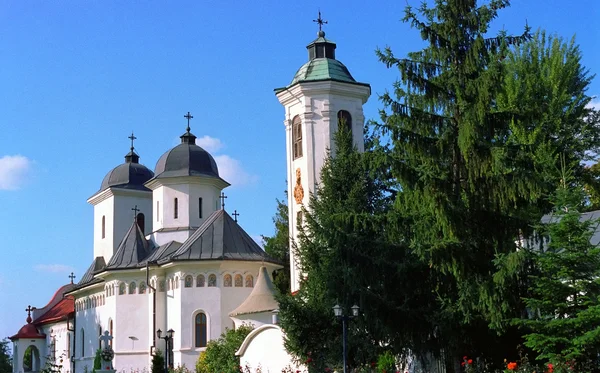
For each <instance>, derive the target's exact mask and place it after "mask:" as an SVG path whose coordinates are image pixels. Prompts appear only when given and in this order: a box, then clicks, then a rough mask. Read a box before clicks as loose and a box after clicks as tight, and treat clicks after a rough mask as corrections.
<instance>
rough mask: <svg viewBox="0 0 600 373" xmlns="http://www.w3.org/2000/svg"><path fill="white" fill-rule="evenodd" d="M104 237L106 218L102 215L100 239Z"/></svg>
mask: <svg viewBox="0 0 600 373" xmlns="http://www.w3.org/2000/svg"><path fill="white" fill-rule="evenodd" d="M104 237H106V216H104V215H102V238H103V239H104Z"/></svg>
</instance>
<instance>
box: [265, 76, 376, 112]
mask: <svg viewBox="0 0 600 373" xmlns="http://www.w3.org/2000/svg"><path fill="white" fill-rule="evenodd" d="M324 94H335V95H339V96H348V97H356V98H360V99H361V100H362V103H363V104H365V103H366V102H367V100H368V99H369V97H370V96H371V86H370V85H368V84H351V83H343V82H337V81H334V80H324V81H312V82H301V83H297V84H295V85H293V86H290V87H288V88H282V89H280V90H278V91H277V93H276V95H277V99H278V100H279V102H280V103H281V104H282V105H284V106H287V105H289V104H290V103H292V102H293V101H295V100H300V99H301V98H302V97H306V96H315V95H324Z"/></svg>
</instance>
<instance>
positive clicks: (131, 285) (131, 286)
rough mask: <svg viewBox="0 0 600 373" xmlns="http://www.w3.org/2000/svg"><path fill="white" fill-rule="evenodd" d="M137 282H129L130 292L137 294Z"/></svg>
mask: <svg viewBox="0 0 600 373" xmlns="http://www.w3.org/2000/svg"><path fill="white" fill-rule="evenodd" d="M135 288H136V286H135V282H132V283H131V284H129V294H135Z"/></svg>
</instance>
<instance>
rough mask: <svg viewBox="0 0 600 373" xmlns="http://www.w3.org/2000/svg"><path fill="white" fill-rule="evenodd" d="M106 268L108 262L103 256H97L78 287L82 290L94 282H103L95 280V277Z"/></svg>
mask: <svg viewBox="0 0 600 373" xmlns="http://www.w3.org/2000/svg"><path fill="white" fill-rule="evenodd" d="M104 268H106V262H105V261H104V257H103V256H97V257H95V258H94V261H93V262H92V264H91V265H90V266H89V268H88V269H87V270H86V271H85V273H84V274H83V276H82V277H81V280H79V282H78V283H77V287H78V288H81V287H83V286H85V285H89V284H91V283H92V282H94V283H95V282H101V280H98V279H94V275H95V274H96V273H98V272H100V271H102V270H103V269H104Z"/></svg>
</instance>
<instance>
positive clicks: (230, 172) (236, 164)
mask: <svg viewBox="0 0 600 373" xmlns="http://www.w3.org/2000/svg"><path fill="white" fill-rule="evenodd" d="M215 161H216V162H217V166H219V176H221V177H222V178H223V179H225V181H227V182H229V183H231V185H232V186H234V187H235V186H244V185H249V184H254V183H256V182H257V181H258V176H256V175H251V174H249V173H248V172H246V171H245V170H244V169H243V168H242V164H241V163H240V161H238V160H237V159H234V158H231V157H230V156H228V155H225V154H223V155H217V156H215Z"/></svg>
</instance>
